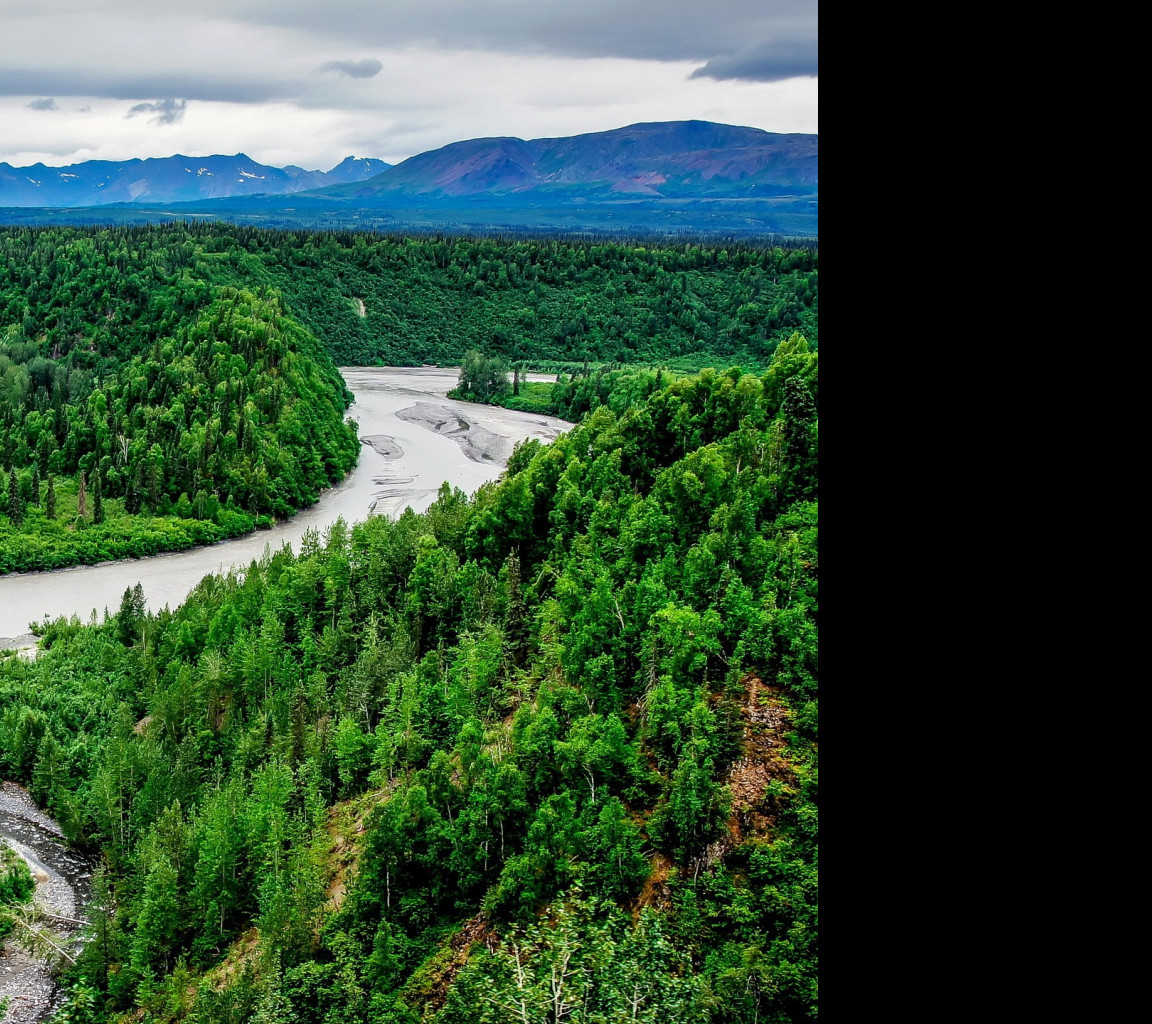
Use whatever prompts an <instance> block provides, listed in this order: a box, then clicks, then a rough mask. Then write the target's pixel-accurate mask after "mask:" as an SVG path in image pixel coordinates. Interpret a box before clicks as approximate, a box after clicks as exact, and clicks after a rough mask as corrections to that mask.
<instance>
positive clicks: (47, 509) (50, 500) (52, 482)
mask: <svg viewBox="0 0 1152 1024" xmlns="http://www.w3.org/2000/svg"><path fill="white" fill-rule="evenodd" d="M44 514H45V515H47V516H48V518H49V519H55V518H56V478H55V477H54V476H53V475H52V474H51V473H49V474H48V493H47V494H45V495H44Z"/></svg>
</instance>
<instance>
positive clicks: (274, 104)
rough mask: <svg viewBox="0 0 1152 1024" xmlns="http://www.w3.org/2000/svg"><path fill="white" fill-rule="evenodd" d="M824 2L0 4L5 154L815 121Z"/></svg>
mask: <svg viewBox="0 0 1152 1024" xmlns="http://www.w3.org/2000/svg"><path fill="white" fill-rule="evenodd" d="M817 21H818V11H817V3H816V0H181V2H173V0H40V2H38V3H33V2H31V0H19V2H17V0H0V37H2V38H3V42H2V43H0V161H6V162H8V163H10V164H13V165H14V166H26V165H28V164H32V163H36V162H43V163H45V164H48V165H49V166H62V165H65V164H69V163H76V162H79V161H82V160H93V159H102V160H126V159H129V158H131V157H159V156H171V155H172V154H174V153H181V154H184V155H188V156H205V155H209V154H213V153H224V154H232V153H240V152H243V153H246V154H247V155H248V156H250V157H251V158H252V159H254V160H257V161H260V162H261V163H265V164H272V165H275V166H283V165H286V164H296V165H299V166H301V167H305V168H308V169H309V170H311V169H320V170H328V169H329V168H331V167H333V166H334V165H336V164H337V163H339V162H340V160H342V159H343V158H344V157H346V156H349V155H354V156H359V157H375V158H378V159H382V160H386V161H388V162H389V163H398V162H400V161H401V160H403V159H405V158H407V157H409V156H413V155H414V154H416V153H421V152H424V151H426V150H429V149H436V148H438V147H440V146H443V145H446V144H447V143H449V142H456V141H459V140H462V139H473V138H482V137H488V136H496V135H511V136H517V137H519V138H524V139H529V138H548V137H558V136H566V135H578V134H582V133H584V132H595V131H607V130H609V129H612V128H619V127H622V126H623V125H627V124H633V123H636V122H638V121H679V120H689V119H699V120H705V121H719V122H722V123H726V124H738V125H750V126H752V127H755V128H763V129H765V130H767V131H773V132H816V131H817V130H818V129H817V86H818V80H817V77H816V76H817Z"/></svg>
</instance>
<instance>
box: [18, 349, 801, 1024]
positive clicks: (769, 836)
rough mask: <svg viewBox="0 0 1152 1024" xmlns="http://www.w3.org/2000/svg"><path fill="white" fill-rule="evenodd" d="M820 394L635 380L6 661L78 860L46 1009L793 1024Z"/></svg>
mask: <svg viewBox="0 0 1152 1024" xmlns="http://www.w3.org/2000/svg"><path fill="white" fill-rule="evenodd" d="M817 371H818V360H817V357H816V356H815V354H814V353H812V352H810V351H809V350H808V346H807V345H806V343H805V342H804V340H803V339H802V338H800V337H798V336H797V337H794V338H791V339H789V340H788V341H787V342H786V343H785V344H783V345H781V346H780V347H779V348H778V349H777V351H776V355H775V357H774V360H773V363H772V365H771V366H770V367H769V369H768V371H767V372H765V373H764V374H763V375H759V376H757V375H750V374H745V373H741V372H740V371H739V370H731V371H726V372H723V373H717V372H714V371H706V372H704V373H701V374H699V375H698V376H696V377H692V378H685V379H679V380H675V381H673V382H671V383H666V384H662V383H661V382H660V381H659V379H658V378H657V376H656V375H655V374H652V375H649V377H648V379H647V380H646V381H644V382H641V383H642V384H643V386H640V387H636V386H635V385H636V384H637V382H638V381H639V378H636V377H634V378H632V379H631V383H630V385H629V391H628V394H627V395H623V396H619V400H615V399H610V400H609V402H608V404H607V406H604V407H600V408H597V409H596V410H595V411H593V412H592V413H590V414H589V415H588V416H587V417H586V418H585V419H584V420H583V422H582V423H581V424H580V425H579V426H577V427H576V428H575V429H573V430H572V431H571V432H569V433H568V434H566V435H564V436H562V437H561V438H560V439H558V440H557V441H556V442H554V443H553V444H551V445H547V446H542V445H540V444H539V443H538V442H530V443H528V444H526V445H524V446H522V447H521V448H520V449H519V450H518V451H517V453H516V454H515V455H514V456H513V458H512V460H511V462H510V464H509V467H508V472H507V474H506V476H505V477H504V478H503V479H502V480H501V481H500V482H499V483H497V484H494V485H489V486H486V487H485V488H483V489H482V490H481V491H480V492H479V493H478V494H477V495H476V496H475V497H474V498H471V499H470V498H468V497H466V496H465V495H463V494H462V493H461V492H459V491H455V492H454V491H452V490H451V489H449V488H448V487H447V486H445V488H444V490H443V491H442V494H441V496H440V499H439V500H438V501H437V502H436V503H435V505H433V507H432V508H431V509H429V511H428V512H427V513H425V514H423V515H415V514H412V513H407V514H405V515H404V516H402V517H401V518H400V519H399V520H397V521H392V520H389V519H386V518H384V517H379V516H377V517H372V518H370V519H369V520H368V521H367V522H365V523H361V524H357V525H356V526H354V527H352V528H351V529H348V528H346V527H344V526H343V525H341V524H337V525H336V526H334V527H333V528H332V530H331V531H330V532H329V533H328V535H327V536H325V537H323V538H320V537H315V538H312V540H311V541H310V542H308V543H306V544H305V546H304V550H303V552H302V553H301V554H300V555H299V556H293V555H292V554H291V553H290V552H289V551H287V550H285V551H280V552H277V553H273V554H269V555H268V556H266V557H265V558H264V559H263V560H262V561H260V562H258V563H253V564H252V565H250V566H249V567H248V568H247V569H246V570H245V571H244V572H243V573H232V574H228V575H226V576H222V577H208V578H207V579H205V580H204V582H203V583H202V584H201V585H200V587H199V588H198V590H197V591H196V592H195V593H194V594H193V595H192V597H191V598H190V599H189V600H188V602H187V603H186V604H185V605H184V606H182V607H181V608H179V609H177V610H176V611H175V612H170V611H167V610H164V611H162V612H160V613H159V614H151V613H149V612H147V611H145V610H143V609H141V608H140V607H139V606H138V605H137V604H136V603H134V601H133V598H132V595H131V594H126V595H125V599H124V603H123V605H122V607H121V609H120V611H119V613H118V614H117V615H116V616H114V617H113V618H112V619H111V620H110V621H108V622H106V623H104V624H96V625H92V626H81V625H80V624H79V623H76V622H73V623H68V622H65V621H63V620H61V621H58V622H57V623H55V624H54V625H52V627H51V628H50V629H48V631H47V633H46V635H45V638H44V648H45V650H44V651H43V652H42V654H41V656H40V657H39V659H38V660H37V661H36V662H34V663H28V662H25V661H23V660H21V659H18V658H3V659H0V774H3V775H7V776H9V777H12V778H15V779H17V780H20V781H22V782H24V783H25V784H27V785H29V786H30V788H31V790H32V792H33V793H34V795H35V796H36V798H37V799H38V800H39V801H40V802H41V803H42V804H43V805H44V806H45V807H47V808H48V809H49V810H50V812H51V813H52V814H53V815H54V816H55V817H56V818H57V819H58V820H59V821H60V822H61V823H62V824H63V826H64V828H65V829H66V830H67V832H68V834H69V836H70V837H71V838H72V839H73V840H74V841H75V842H77V843H82V844H87V845H89V846H90V847H92V848H94V849H97V850H99V851H100V853H101V855H102V862H103V864H104V868H103V869H102V872H101V876H100V878H99V879H98V880H97V892H98V894H99V895H98V897H97V900H96V903H95V904H94V906H93V907H92V908H91V910H90V913H91V914H92V918H93V935H95V936H98V937H99V941H91V942H89V943H88V944H87V945H86V946H85V947H84V952H83V954H82V955H81V958H80V963H79V964H78V965H77V967H76V969H75V970H74V971H73V972H71V975H70V981H71V984H72V988H71V995H70V1002H69V1008H68V1013H69V1014H70V1017H69V1018H68V1019H74V1020H84V1021H97V1020H98V1021H117V1022H123V1024H127V1022H128V1021H132V1022H133V1024H161V1022H163V1024H176V1022H187V1024H225V1022H227V1024H248V1022H260V1024H269V1022H276V1024H287V1022H293V1024H418V1022H429V1024H465V1022H467V1024H473V1022H479V1024H498V1022H499V1024H503V1022H506V1021H510V1020H523V1021H528V1022H533V1024H535V1022H540V1024H544V1022H548V1021H557V1020H564V1021H568V1022H569V1024H593V1022H605V1024H606V1022H609V1021H611V1022H615V1021H624V1020H638V1021H647V1022H650V1024H653V1022H665V1021H667V1022H671V1021H675V1022H677V1024H754V1022H763V1021H794V1020H812V1019H815V1018H816V1016H817V1007H818V997H817V982H816V978H817V964H818V931H819V928H818V911H817V898H818V852H817V844H818V807H817V801H818V768H817V755H818V746H817V730H818V704H817V702H818V675H819V669H818V656H817V650H818V647H817V644H818V641H817V631H818V621H819V591H818V578H819V557H818V540H817V536H818V508H817V504H816V501H817V496H818V478H817V452H818V424H819V418H818V383H817V381H818V378H817Z"/></svg>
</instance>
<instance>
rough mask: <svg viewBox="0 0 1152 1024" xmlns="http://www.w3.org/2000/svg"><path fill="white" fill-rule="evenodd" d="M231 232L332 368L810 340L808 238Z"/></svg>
mask: <svg viewBox="0 0 1152 1024" xmlns="http://www.w3.org/2000/svg"><path fill="white" fill-rule="evenodd" d="M213 230H214V231H215V232H222V231H224V230H225V229H222V228H220V227H216V228H214V229H213ZM234 235H235V238H236V240H237V243H234V244H241V245H243V246H244V247H245V248H246V249H247V250H248V251H251V252H254V253H258V254H259V256H260V259H261V261H262V262H263V264H264V266H265V267H266V268H267V272H268V274H269V275H270V276H269V278H268V280H269V283H271V284H273V285H274V286H275V287H276V288H278V289H280V290H281V291H282V292H283V293H284V295H285V296H286V298H287V299H288V301H289V303H290V305H291V307H292V310H293V312H294V313H295V314H296V315H297V316H298V317H299V318H300V320H301V321H302V322H303V323H304V324H306V325H307V326H308V327H309V328H311V329H312V330H313V331H314V332H315V333H316V335H317V336H318V337H320V338H322V339H323V340H324V343H325V345H326V346H327V347H328V351H329V352H330V353H331V354H332V356H333V357H334V358H335V359H336V361H337V362H338V363H340V364H341V365H352V364H355V365H384V366H389V365H397V366H399V365H412V364H420V363H424V362H434V363H439V364H441V365H455V364H457V363H458V362H459V360H460V358H461V357H462V356H463V354H464V353H465V352H466V351H467V350H468V349H471V348H476V349H480V350H481V351H484V352H487V353H490V354H494V355H502V356H504V357H506V358H508V359H510V360H516V361H531V360H555V359H560V360H584V359H589V360H593V361H596V362H612V361H619V362H629V363H632V362H657V363H658V362H667V361H678V362H679V363H680V365H683V366H684V367H686V368H691V369H699V368H701V367H702V366H707V365H716V364H717V363H719V364H720V365H724V366H729V365H736V364H740V365H744V366H760V367H763V366H764V365H766V363H767V360H768V359H769V358H771V354H772V352H773V350H774V349H775V347H776V345H777V344H779V342H780V341H781V340H783V339H784V338H787V337H788V336H789V335H790V334H791V333H792V332H793V331H795V330H798V329H799V330H801V331H803V332H804V334H805V336H806V337H807V338H808V339H809V343H810V344H813V345H815V344H816V342H817V340H818V324H817V313H818V303H817V281H818V256H817V253H816V251H815V250H812V249H781V248H768V249H765V248H752V247H744V246H741V247H733V248H732V249H731V250H729V249H725V248H722V247H715V246H700V245H681V246H663V247H651V246H643V245H621V244H610V243H587V244H581V243H570V242H546V241H500V240H495V239H412V238H387V237H383V238H381V237H373V236H369V235H364V234H353V233H351V232H349V233H324V234H317V233H308V232H268V231H256V230H254V229H234ZM229 238H230V236H228V235H226V234H225V235H221V236H215V237H214V241H213V244H214V245H223V244H225V242H226V241H227V240H229Z"/></svg>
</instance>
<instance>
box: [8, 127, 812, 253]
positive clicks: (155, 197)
mask: <svg viewBox="0 0 1152 1024" xmlns="http://www.w3.org/2000/svg"><path fill="white" fill-rule="evenodd" d="M818 193H819V136H817V135H799V134H797V135H780V134H775V133H772V132H766V131H762V130H761V129H759V128H747V127H740V126H737V125H726V124H716V123H713V122H709V121H662V122H655V123H647V124H634V125H628V126H627V127H624V128H617V129H614V130H612V131H605V132H592V133H589V134H586V135H573V136H568V137H564V138H543V139H530V140H524V139H518V138H511V137H499V138H484V139H469V140H466V141H463V142H454V143H451V144H449V145H447V146H443V147H441V148H440V149H435V150H429V151H428V152H425V153H419V154H417V155H416V156H413V157H410V158H409V159H407V160H404V161H403V162H401V163H399V164H396V165H395V166H390V165H388V164H385V163H383V162H382V161H379V160H363V159H361V160H357V159H355V158H353V157H349V158H348V159H347V160H345V161H343V162H342V163H341V164H339V165H338V166H336V167H334V168H332V170H330V171H327V172H321V171H305V170H303V169H301V168H299V167H284V168H276V167H267V166H265V165H263V164H257V163H256V162H255V161H252V160H250V159H249V158H248V157H246V156H244V154H238V155H237V156H231V157H224V156H212V157H184V156H175V157H169V158H166V159H160V160H129V161H124V162H122V163H109V162H105V161H89V162H87V163H83V164H74V165H72V166H71V167H66V168H49V167H45V166H43V165H42V164H36V165H34V166H33V167H24V168H13V167H10V166H9V165H7V164H0V207H7V208H8V209H7V211H4V212H0V222H6V223H62V222H65V220H67V221H73V222H77V223H81V222H84V223H88V222H91V223H95V222H101V221H104V220H107V219H110V218H109V214H111V213H112V211H113V210H115V211H116V212H115V218H114V219H116V220H119V221H124V222H139V221H141V220H145V221H150V220H162V219H170V218H171V217H173V216H197V217H216V218H221V219H228V220H237V221H244V222H248V223H262V224H266V225H269V226H274V227H286V226H292V225H298V226H323V227H352V228H359V229H363V228H371V229H375V230H398V229H406V228H417V229H433V230H439V229H443V228H451V229H453V230H456V229H460V230H471V229H473V228H484V227H489V228H490V227H493V226H496V227H508V228H512V229H515V230H520V229H527V230H534V229H537V228H539V229H543V230H548V231H555V230H564V231H582V230H585V229H588V230H592V231H605V230H606V231H610V232H615V233H622V232H623V233H626V232H629V231H632V232H652V233H658V234H685V233H694V232H695V233H699V232H704V233H707V234H733V235H741V236H747V235H763V234H766V233H780V234H786V235H803V236H815V235H816V234H817V233H818V209H819V206H818V204H819V194H818ZM158 204H164V205H163V206H160V205H158ZM15 207H24V208H26V210H27V212H24V211H21V210H17V209H13V208H15ZM30 207H35V208H37V209H35V210H32V209H27V208H30ZM62 207H66V208H68V209H69V210H71V211H75V212H70V213H67V214H65V213H63V212H60V213H53V208H56V209H60V208H62ZM81 208H88V210H89V211H90V212H89V213H84V212H83V210H82V209H81ZM62 218H63V219H62Z"/></svg>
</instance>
